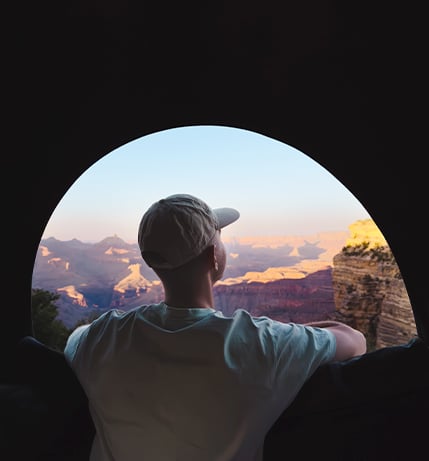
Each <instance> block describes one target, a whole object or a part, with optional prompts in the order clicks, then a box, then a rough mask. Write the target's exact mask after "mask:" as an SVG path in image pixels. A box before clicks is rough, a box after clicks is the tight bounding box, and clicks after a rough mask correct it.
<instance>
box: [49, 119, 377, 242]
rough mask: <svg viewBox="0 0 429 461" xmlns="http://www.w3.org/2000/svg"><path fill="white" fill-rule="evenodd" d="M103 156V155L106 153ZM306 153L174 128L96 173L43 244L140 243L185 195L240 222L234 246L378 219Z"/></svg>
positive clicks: (230, 134)
mask: <svg viewBox="0 0 429 461" xmlns="http://www.w3.org/2000/svg"><path fill="white" fill-rule="evenodd" d="M101 154H103V153H101ZM310 154H311V153H308V155H307V154H306V153H304V152H301V151H299V150H297V149H295V148H293V147H291V146H289V145H287V144H284V143H282V142H280V141H277V140H274V139H271V138H269V137H267V136H264V135H261V134H258V133H254V132H251V131H247V130H243V129H237V128H229V127H220V126H192V127H181V128H173V129H169V130H165V131H160V132H157V133H154V134H151V135H147V136H144V137H142V138H139V139H136V140H134V141H131V142H129V143H127V144H125V145H123V146H121V147H119V148H117V149H115V150H113V151H111V152H106V153H105V155H104V157H102V158H101V159H100V160H99V161H97V162H96V163H94V164H93V165H92V166H91V167H90V168H88V169H87V170H86V171H85V172H84V173H83V174H82V175H81V176H80V177H79V178H78V179H77V180H76V181H75V182H74V184H73V185H72V186H71V187H70V188H69V190H68V191H67V192H66V193H65V195H64V196H63V198H62V199H61V200H60V202H59V203H58V205H57V207H56V208H55V210H54V212H53V214H52V215H51V217H50V219H49V222H48V224H47V226H46V229H45V232H44V234H43V238H48V237H55V238H56V239H58V240H63V241H67V240H72V239H74V238H76V239H78V240H81V241H83V242H99V241H101V240H103V239H104V238H106V237H110V236H113V235H117V236H118V237H120V238H122V239H123V240H125V241H127V242H129V243H136V241H137V229H138V225H139V222H140V219H141V217H142V215H143V213H144V212H145V210H146V209H147V208H148V207H149V206H150V205H151V204H152V203H154V202H155V201H157V200H159V199H160V198H163V197H167V196H168V195H171V194H176V193H188V194H192V195H196V196H198V197H200V198H202V199H203V200H204V201H206V202H207V203H208V204H209V205H210V206H211V207H212V208H218V207H233V208H236V209H238V210H239V211H240V219H239V220H238V221H236V222H235V223H234V224H231V225H230V226H228V227H226V228H225V229H223V230H222V235H223V236H224V237H225V238H240V237H254V236H257V237H263V236H294V235H299V236H305V235H314V234H317V233H320V232H334V231H347V230H348V226H349V225H350V224H352V223H354V222H355V221H357V220H360V219H368V218H370V216H369V214H368V212H367V211H366V210H365V208H364V207H363V206H362V204H361V203H360V202H359V201H358V200H357V199H356V197H355V196H354V195H353V194H352V193H351V192H350V191H349V190H348V189H347V188H346V187H345V186H344V185H343V184H342V183H341V182H340V181H338V180H337V179H336V178H335V177H334V176H333V175H332V174H331V173H330V172H328V171H327V170H326V169H325V168H324V167H322V166H321V165H320V164H319V163H317V162H316V161H314V160H313V159H312V158H310V157H309V155H310Z"/></svg>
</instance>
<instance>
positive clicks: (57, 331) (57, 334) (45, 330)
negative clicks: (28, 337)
mask: <svg viewBox="0 0 429 461" xmlns="http://www.w3.org/2000/svg"><path fill="white" fill-rule="evenodd" d="M31 291H32V293H31V310H32V319H33V332H34V337H35V338H36V339H37V340H38V341H40V342H42V343H43V344H45V345H46V346H48V347H50V348H52V349H54V350H57V351H61V352H62V351H63V350H64V346H65V344H66V341H67V338H68V337H69V335H70V333H71V330H69V329H68V328H67V327H66V326H65V325H64V324H63V323H62V322H61V321H60V320H58V319H57V315H58V307H57V306H56V305H55V301H57V300H58V299H59V297H60V295H59V294H56V293H52V292H50V291H47V290H42V289H39V288H33V289H32V290H31Z"/></svg>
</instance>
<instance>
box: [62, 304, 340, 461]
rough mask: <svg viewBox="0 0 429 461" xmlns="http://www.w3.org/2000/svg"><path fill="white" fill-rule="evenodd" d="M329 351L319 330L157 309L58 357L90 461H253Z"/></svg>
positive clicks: (86, 330) (115, 321) (120, 320)
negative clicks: (75, 387) (83, 409)
mask: <svg viewBox="0 0 429 461" xmlns="http://www.w3.org/2000/svg"><path fill="white" fill-rule="evenodd" d="M335 347H336V343H335V336H334V335H333V334H332V333H331V332H330V331H329V330H326V329H322V328H316V327H309V326H304V325H299V324H295V323H283V322H279V321H276V320H273V319H270V318H268V317H254V316H252V315H250V314H249V313H248V312H247V311H245V310H242V309H238V310H237V311H236V312H235V313H234V314H233V315H232V316H229V317H227V316H224V315H223V314H222V313H221V312H220V311H216V310H214V309H208V308H189V309H184V308H174V307H170V306H168V305H166V304H165V303H160V304H151V305H146V306H141V307H139V308H136V309H133V310H131V311H127V312H121V311H118V310H111V311H109V312H107V313H105V314H103V315H101V316H100V317H99V318H98V319H97V320H95V321H93V322H92V323H91V324H90V325H86V326H81V327H78V328H77V329H76V330H75V331H74V332H73V333H72V334H71V335H70V337H69V339H68V342H67V345H66V347H65V351H64V352H65V357H66V359H67V361H68V363H69V365H70V366H71V368H72V369H73V370H74V372H75V373H76V375H77V377H78V379H79V381H80V382H81V384H82V386H83V389H84V390H85V392H86V395H87V397H88V401H89V407H90V412H91V415H92V417H93V420H94V424H95V428H96V435H95V438H94V442H93V446H92V450H91V457H90V460H91V461H113V460H114V461H259V460H261V459H262V450H263V443H264V438H265V436H266V434H267V432H268V431H269V429H270V427H271V426H272V425H273V424H274V422H275V421H276V419H277V418H278V417H279V416H280V414H281V413H282V412H283V411H284V410H285V409H286V407H288V405H289V404H290V403H291V402H292V400H293V399H294V397H295V396H296V395H297V393H298V391H299V390H300V389H301V387H302V385H303V384H304V383H305V381H306V380H307V379H308V378H309V377H310V376H311V375H312V374H313V372H314V371H315V370H316V368H317V367H318V366H320V365H321V364H323V363H326V362H328V361H330V360H332V359H333V356H334V354H335Z"/></svg>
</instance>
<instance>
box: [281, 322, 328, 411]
mask: <svg viewBox="0 0 429 461" xmlns="http://www.w3.org/2000/svg"><path fill="white" fill-rule="evenodd" d="M275 330H276V335H275V340H276V341H275V350H276V363H275V370H274V373H275V383H276V384H275V385H276V387H277V388H278V389H280V390H281V389H285V390H287V392H286V393H285V395H287V396H288V398H290V399H292V398H294V397H295V395H296V394H297V393H298V392H299V390H300V389H301V387H302V386H303V385H304V383H305V382H306V381H307V380H308V379H309V378H310V377H311V375H312V374H313V373H314V372H315V371H316V369H317V368H318V367H319V366H320V365H323V364H325V363H328V362H330V361H332V360H333V358H334V355H335V351H336V339H335V336H334V335H333V333H332V332H330V331H329V330H327V329H324V328H318V327H310V326H306V325H300V324H295V323H290V324H288V325H287V327H284V325H282V324H278V325H276V328H275ZM286 403H289V402H286Z"/></svg>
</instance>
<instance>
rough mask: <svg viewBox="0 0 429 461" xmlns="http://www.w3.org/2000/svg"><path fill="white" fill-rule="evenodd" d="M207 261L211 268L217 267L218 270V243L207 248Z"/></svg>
mask: <svg viewBox="0 0 429 461" xmlns="http://www.w3.org/2000/svg"><path fill="white" fill-rule="evenodd" d="M206 251H207V262H208V264H209V266H210V268H211V269H213V268H215V269H216V270H217V269H218V263H217V259H216V245H215V244H214V245H210V246H209V247H208V248H207V250H206Z"/></svg>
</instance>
